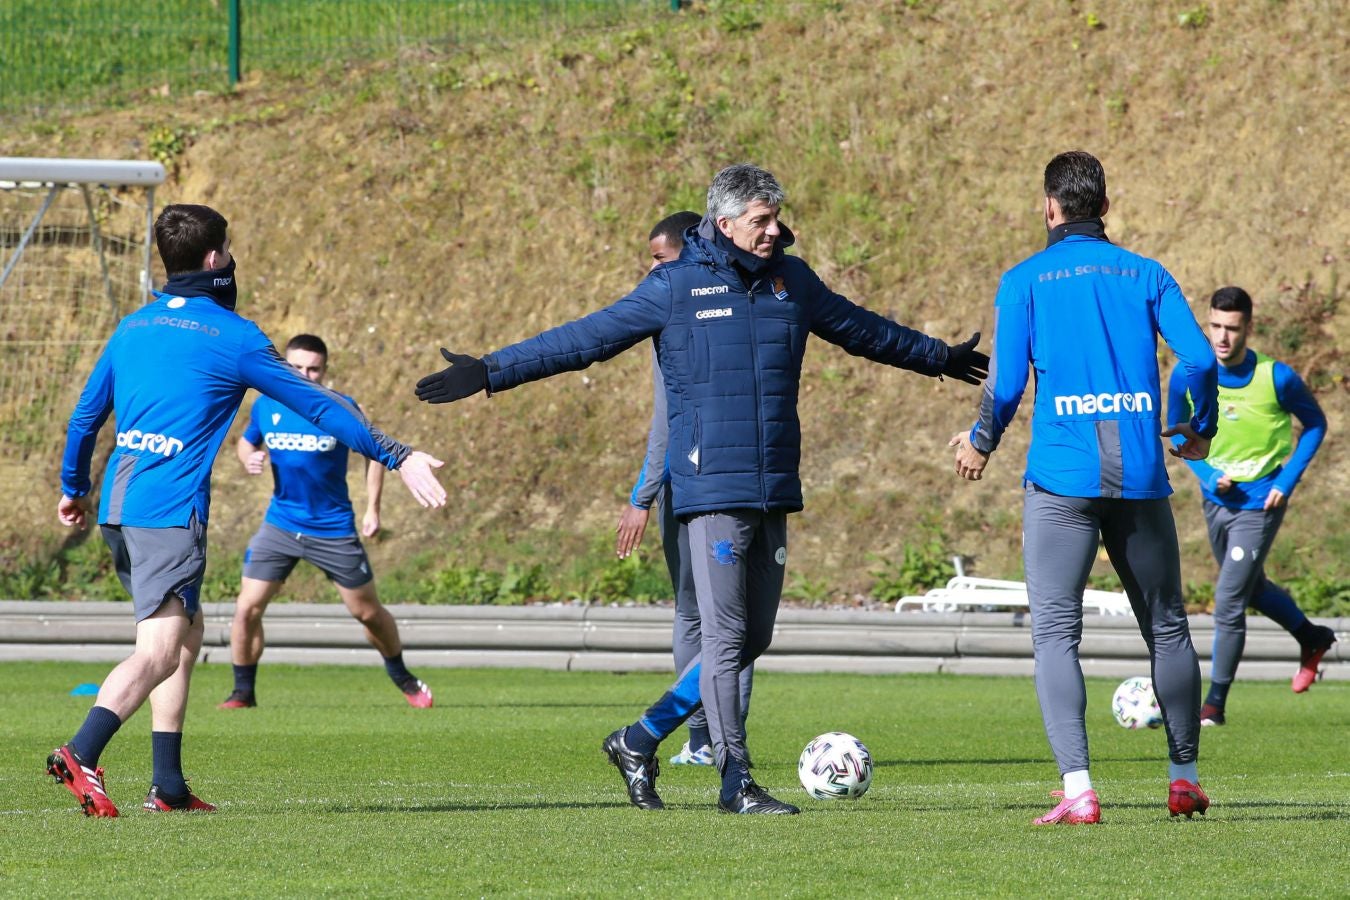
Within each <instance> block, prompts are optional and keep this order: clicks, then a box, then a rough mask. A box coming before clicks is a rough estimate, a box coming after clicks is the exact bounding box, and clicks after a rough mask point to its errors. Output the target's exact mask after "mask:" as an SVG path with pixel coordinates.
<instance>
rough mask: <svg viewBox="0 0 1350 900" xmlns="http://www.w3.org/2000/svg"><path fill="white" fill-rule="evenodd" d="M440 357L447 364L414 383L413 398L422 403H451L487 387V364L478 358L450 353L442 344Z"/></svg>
mask: <svg viewBox="0 0 1350 900" xmlns="http://www.w3.org/2000/svg"><path fill="white" fill-rule="evenodd" d="M441 356H444V357H445V361H446V362H448V363H450V367H449V368H448V369H443V370H441V371H440V372H437V373H436V374H435V375H428V376H427V377H425V378H423V379H422V380H421V381H419V382H417V399H418V400H421V401H423V402H424V403H453V402H455V401H456V400H463V399H464V398H465V397H472V396H473V395H474V394H476V393H478V392H479V391H485V390H487V389H488V373H487V365H486V364H485V363H484V362H483V361H482V360H481V359H475V358H474V357H472V356H465V355H464V354H462V353H451V352H450V351H449V350H447V349H445V348H444V347H442V348H441Z"/></svg>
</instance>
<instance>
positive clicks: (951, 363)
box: [942, 331, 989, 384]
mask: <svg viewBox="0 0 1350 900" xmlns="http://www.w3.org/2000/svg"><path fill="white" fill-rule="evenodd" d="M979 343H980V333H979V332H978V331H977V332H975V333H974V334H972V335H971V336H970V337H969V338H968V339H967V340H964V341H962V342H961V343H959V344H954V345H950V346H948V347H947V364H946V365H944V366H943V367H942V374H943V375H950V376H951V377H952V378H955V379H956V380H957V381H964V382H965V383H966V384H979V383H980V382H981V381H984V380H985V379H986V378H988V377H989V354H988V353H981V352H980V351H979V350H976V349H975V348H976V347H977V346H979Z"/></svg>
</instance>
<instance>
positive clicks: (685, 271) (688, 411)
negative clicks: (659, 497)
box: [484, 223, 948, 516]
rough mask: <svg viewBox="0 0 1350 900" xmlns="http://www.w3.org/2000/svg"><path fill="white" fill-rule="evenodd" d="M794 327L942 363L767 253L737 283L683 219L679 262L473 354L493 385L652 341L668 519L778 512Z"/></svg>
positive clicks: (786, 453) (858, 349)
mask: <svg viewBox="0 0 1350 900" xmlns="http://www.w3.org/2000/svg"><path fill="white" fill-rule="evenodd" d="M706 228H707V225H706V223H705V225H704V229H705V234H706ZM789 240H790V238H789ZM808 334H815V335H817V336H818V337H821V338H824V339H825V340H827V341H829V342H830V343H833V344H837V345H839V346H840V347H843V348H844V349H845V350H847V351H848V352H849V353H852V354H853V355H855V356H863V357H866V358H868V359H871V360H875V361H876V362H880V363H886V364H888V365H892V366H896V367H898V368H902V369H911V370H913V371H916V372H921V373H923V374H925V375H937V374H939V373H940V372H941V371H942V368H943V365H944V364H945V363H946V361H947V352H948V350H947V345H946V343H944V342H943V341H940V340H937V339H936V338H932V337H929V336H928V335H925V334H923V333H921V332H918V331H915V330H913V329H911V328H906V327H905V326H903V325H898V324H896V323H895V322H892V321H891V320H889V319H887V318H884V317H883V316H879V315H877V314H876V313H873V312H870V311H868V310H866V309H864V308H862V307H861V306H858V305H857V304H855V303H852V302H851V301H849V300H847V299H846V298H844V297H841V296H840V295H839V294H836V293H834V292H833V291H831V290H830V289H829V288H827V287H826V286H825V284H824V283H823V282H822V281H821V280H820V278H819V277H818V276H817V275H816V273H815V272H813V271H811V268H810V266H808V265H807V264H806V263H804V262H803V261H802V260H800V259H798V258H796V257H793V256H787V255H786V254H783V253H782V252H781V251H780V252H778V253H776V255H775V258H774V259H773V260H772V261H771V262H770V264H769V266H768V267H767V268H766V269H765V271H764V272H763V273H762V274H761V275H760V276H759V277H758V279H757V280H756V281H754V283H752V284H751V285H750V286H749V288H748V289H747V287H746V286H745V284H744V282H743V281H742V280H741V276H740V274H739V272H738V270H737V269H734V268H733V267H732V263H731V260H730V259H729V257H728V255H727V254H726V252H725V251H723V250H722V249H721V248H719V247H717V246H716V245H715V244H714V243H713V242H712V240H711V239H710V238H707V237H704V236H703V235H701V234H700V233H699V229H698V228H697V227H696V228H691V229H690V230H689V231H688V232H686V234H685V247H684V251H683V252H682V253H681V254H680V258H679V259H678V260H676V261H674V262H670V263H666V264H665V265H663V266H658V267H657V268H656V269H654V270H653V271H652V272H651V273H650V274H649V275H648V276H647V277H646V278H645V279H643V281H642V282H641V283H640V284H639V285H638V286H637V287H636V288H635V289H634V290H633V291H632V292H631V293H630V294H628V295H627V296H625V297H623V298H622V299H620V300H619V301H617V302H616V303H614V304H612V305H610V306H607V307H605V308H604V309H601V310H598V311H596V312H593V313H591V314H590V315H588V316H584V317H583V318H580V319H577V320H576V321H574V322H569V323H568V324H566V325H561V326H559V327H557V328H553V329H550V330H549V331H545V332H543V333H542V334H539V335H537V336H535V337H532V338H529V339H528V340H524V341H521V342H520V343H517V344H512V345H511V346H509V347H505V348H503V349H501V350H497V351H495V352H493V353H489V354H488V355H487V356H485V357H484V362H485V363H486V364H487V369H488V385H489V390H490V391H492V392H496V391H504V390H507V389H509V388H513V387H516V386H517V385H520V384H525V383H526V382H530V381H536V380H538V379H540V378H546V377H548V376H550V375H556V374H558V373H560V372H570V371H576V370H579V369H584V368H586V367H587V366H589V365H591V363H594V362H598V361H600V360H605V359H609V358H611V357H613V356H616V355H618V354H619V353H621V352H623V351H624V350H627V349H628V348H629V347H632V346H633V345H634V344H636V343H638V342H639V341H642V340H644V339H645V338H649V337H651V338H654V339H655V342H656V349H657V356H658V359H659V360H660V364H661V372H662V374H663V375H664V376H665V382H666V400H667V411H668V416H669V421H670V449H669V459H670V470H671V483H672V490H673V494H674V509H675V513H676V515H679V516H689V515H692V514H694V513H700V512H709V511H713V510H724V509H759V510H784V511H788V512H792V511H796V510H799V509H801V508H802V486H801V480H800V478H799V477H798V472H797V470H798V465H799V463H800V461H801V424H800V422H799V420H798V418H797V388H798V385H799V383H800V381H801V369H802V356H803V354H804V353H805V350H806V338H807V335H808Z"/></svg>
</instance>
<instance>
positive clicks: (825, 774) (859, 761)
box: [797, 731, 872, 800]
mask: <svg viewBox="0 0 1350 900" xmlns="http://www.w3.org/2000/svg"><path fill="white" fill-rule="evenodd" d="M797 777H798V778H800V779H801V782H802V787H804V788H806V792H807V793H808V794H810V795H811V796H812V797H815V798H816V799H817V800H843V799H849V800H852V799H854V798H857V797H861V796H862V795H863V794H865V793H867V789H868V788H869V787H871V786H872V754H871V753H868V752H867V747H866V746H865V745H864V744H863V742H862V741H860V740H858V739H857V738H855V737H854V736H853V735H851V734H845V733H844V732H842V731H831V732H829V733H827V734H822V735H821V736H820V737H818V738H816V739H815V740H813V741H812V742H811V743H809V744H807V745H806V749H805V750H803V751H802V755H801V757H800V758H799V759H798V760H797Z"/></svg>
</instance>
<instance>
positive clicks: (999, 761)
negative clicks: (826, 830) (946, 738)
mask: <svg viewBox="0 0 1350 900" xmlns="http://www.w3.org/2000/svg"><path fill="white" fill-rule="evenodd" d="M1157 761H1158V757H1156V756H1094V757H1093V758H1092V762H1093V764H1098V763H1108V762H1109V763H1151V762H1157ZM1053 762H1054V759H1053V758H1051V757H1049V756H1032V757H1017V756H1002V757H997V758H994V759H957V758H955V757H953V758H951V759H877V758H876V757H875V756H874V757H872V765H873V766H874V767H876V768H878V769H884V768H888V767H891V766H914V767H922V766H1017V765H1030V764H1040V763H1053Z"/></svg>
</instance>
